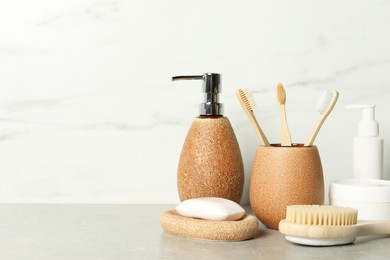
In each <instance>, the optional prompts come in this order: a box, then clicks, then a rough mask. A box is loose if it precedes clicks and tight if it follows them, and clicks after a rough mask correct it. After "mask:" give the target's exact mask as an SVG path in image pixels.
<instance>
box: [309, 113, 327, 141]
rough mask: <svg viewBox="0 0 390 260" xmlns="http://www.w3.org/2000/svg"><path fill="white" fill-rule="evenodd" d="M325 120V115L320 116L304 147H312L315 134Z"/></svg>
mask: <svg viewBox="0 0 390 260" xmlns="http://www.w3.org/2000/svg"><path fill="white" fill-rule="evenodd" d="M325 119H326V115H325V114H323V115H321V117H320V119H319V120H318V122H317V124H316V126H315V127H314V129H313V132H312V133H311V135H310V137H309V138H308V139H307V141H306V143H305V146H312V145H313V143H314V140H315V139H316V137H317V134H318V132H319V131H320V129H321V126H322V124H323V123H324V122H325Z"/></svg>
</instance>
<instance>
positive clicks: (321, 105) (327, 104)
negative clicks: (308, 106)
mask: <svg viewBox="0 0 390 260" xmlns="http://www.w3.org/2000/svg"><path fill="white" fill-rule="evenodd" d="M338 97H339V92H337V91H336V90H333V91H330V90H326V91H325V92H324V93H323V94H322V96H321V97H320V98H319V99H318V102H317V106H316V110H317V111H318V112H320V114H321V115H320V118H319V119H318V122H317V124H316V126H315V127H314V129H313V132H312V134H311V135H310V137H309V139H307V141H306V143H305V146H312V145H313V143H314V139H315V138H316V136H317V134H318V132H319V131H320V128H321V126H322V124H323V123H324V121H325V119H326V118H327V117H328V115H329V114H330V112H332V110H333V108H334V106H335V105H336V102H337V99H338Z"/></svg>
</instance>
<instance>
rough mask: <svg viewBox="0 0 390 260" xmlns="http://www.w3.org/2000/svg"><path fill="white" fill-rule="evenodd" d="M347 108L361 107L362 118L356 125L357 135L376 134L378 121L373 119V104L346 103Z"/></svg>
mask: <svg viewBox="0 0 390 260" xmlns="http://www.w3.org/2000/svg"><path fill="white" fill-rule="evenodd" d="M345 108H347V109H362V120H360V122H359V125H358V136H378V135H379V123H378V122H377V121H375V105H347V106H345Z"/></svg>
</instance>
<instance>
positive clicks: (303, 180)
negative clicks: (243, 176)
mask: <svg viewBox="0 0 390 260" xmlns="http://www.w3.org/2000/svg"><path fill="white" fill-rule="evenodd" d="M249 196H250V204H251V207H252V210H253V212H254V213H255V215H256V217H257V218H258V219H259V220H260V221H261V222H262V223H263V224H264V225H266V226H267V227H268V228H272V229H278V225H279V222H280V220H282V219H284V218H285V217H286V208H287V206H288V205H296V204H324V178H323V173H322V165H321V159H320V155H319V153H318V149H317V147H316V146H309V147H304V146H301V145H295V146H293V147H280V146H277V145H273V146H268V147H264V146H259V147H257V149H256V153H255V157H254V161H253V167H252V173H251V180H250V194H249Z"/></svg>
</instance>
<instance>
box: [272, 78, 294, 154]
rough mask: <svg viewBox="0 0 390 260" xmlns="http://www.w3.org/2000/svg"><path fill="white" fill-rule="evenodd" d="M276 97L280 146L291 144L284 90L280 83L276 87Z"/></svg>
mask: <svg viewBox="0 0 390 260" xmlns="http://www.w3.org/2000/svg"><path fill="white" fill-rule="evenodd" d="M276 97H277V99H278V104H279V111H280V126H281V133H280V143H281V145H282V146H291V136H290V131H289V130H288V125H287V117H286V91H285V90H284V87H283V85H282V83H279V84H278V86H277V88H276Z"/></svg>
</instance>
